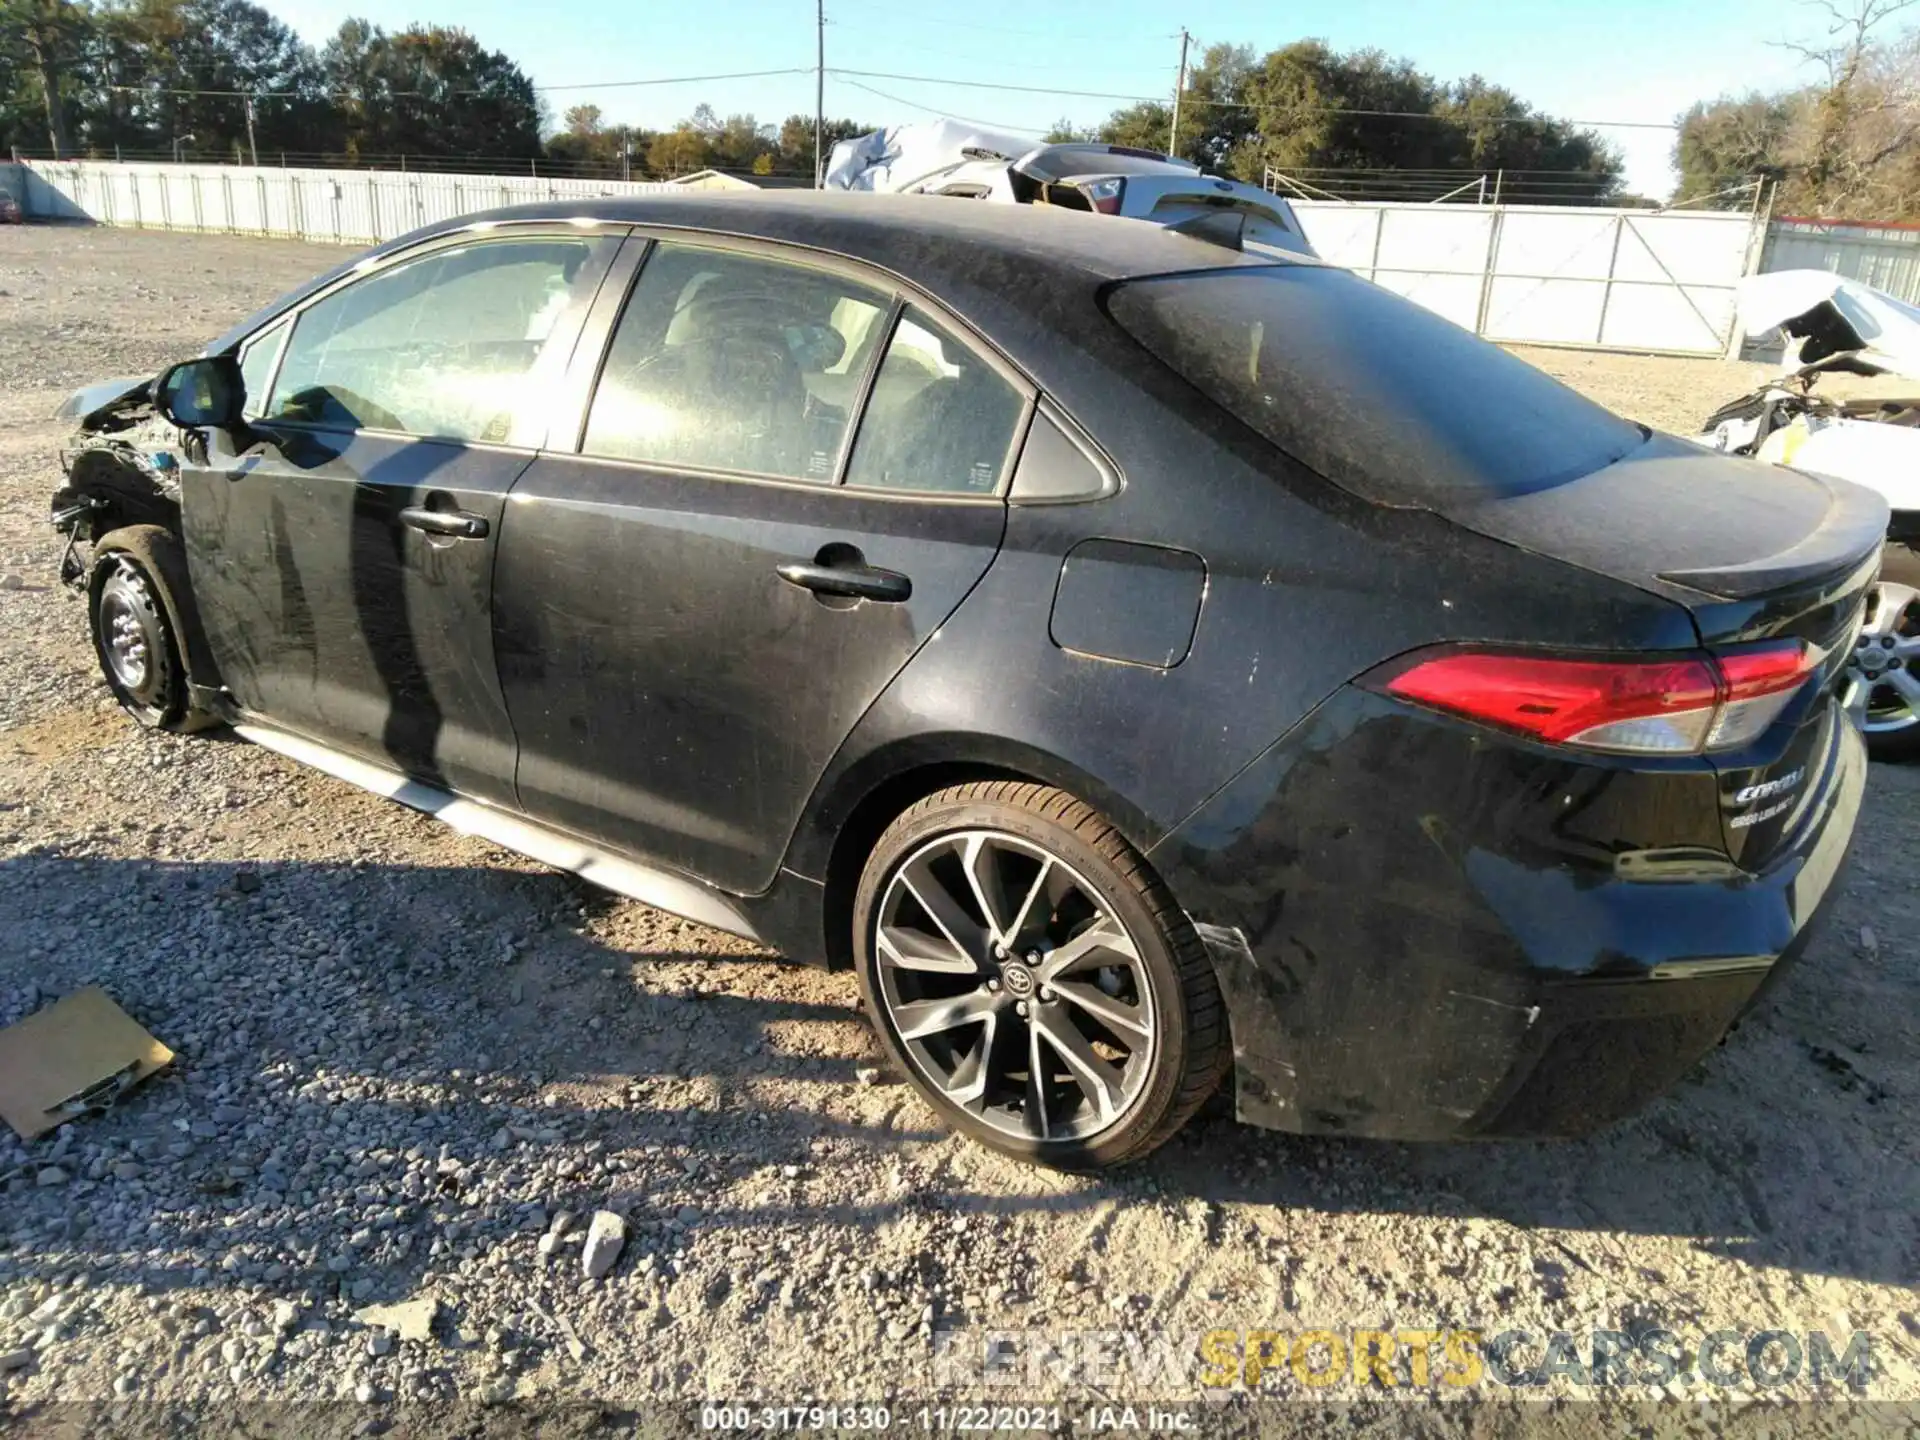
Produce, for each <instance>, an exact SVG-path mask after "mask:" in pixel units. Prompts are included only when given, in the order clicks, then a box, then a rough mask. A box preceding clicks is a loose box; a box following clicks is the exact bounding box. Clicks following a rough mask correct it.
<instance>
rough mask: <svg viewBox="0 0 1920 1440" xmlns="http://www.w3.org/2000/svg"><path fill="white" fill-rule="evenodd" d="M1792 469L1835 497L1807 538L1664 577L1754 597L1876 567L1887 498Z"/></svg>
mask: <svg viewBox="0 0 1920 1440" xmlns="http://www.w3.org/2000/svg"><path fill="white" fill-rule="evenodd" d="M1794 473H1795V474H1796V475H1799V476H1801V477H1802V478H1803V479H1807V480H1811V481H1813V482H1814V483H1815V484H1817V485H1822V486H1825V487H1826V490H1827V492H1828V494H1829V495H1830V496H1831V497H1832V499H1831V501H1830V502H1829V504H1828V506H1827V515H1826V519H1824V520H1822V521H1821V522H1820V524H1819V525H1818V526H1817V527H1816V528H1815V529H1813V530H1812V531H1810V532H1808V534H1807V536H1806V538H1805V539H1803V540H1801V541H1800V542H1799V543H1798V544H1796V545H1792V546H1790V547H1788V548H1787V549H1785V550H1782V551H1781V552H1780V553H1779V554H1777V555H1768V556H1765V557H1764V558H1762V559H1759V560H1747V561H1743V562H1742V563H1740V564H1738V565H1726V566H1720V567H1717V568H1713V569H1706V570H1667V571H1663V572H1661V575H1660V578H1661V579H1662V580H1666V581H1669V582H1671V583H1672V584H1675V585H1685V586H1686V587H1687V588H1688V589H1690V590H1698V591H1700V592H1701V593H1702V594H1706V595H1716V596H1719V597H1720V598H1721V599H1723V600H1750V599H1752V598H1754V597H1755V596H1758V595H1765V594H1767V593H1768V592H1769V591H1773V590H1784V589H1790V588H1798V587H1801V586H1805V585H1811V584H1815V583H1817V582H1819V581H1821V580H1826V579H1832V578H1838V577H1840V576H1847V577H1851V576H1852V575H1853V574H1854V573H1855V572H1856V571H1859V570H1863V569H1865V568H1867V567H1868V566H1869V565H1871V566H1873V567H1874V568H1876V569H1877V568H1878V567H1879V564H1880V550H1881V547H1882V546H1883V545H1884V544H1885V543H1886V539H1887V522H1888V519H1889V515H1890V512H1889V511H1888V509H1887V502H1886V501H1885V500H1884V499H1883V498H1882V497H1881V496H1880V495H1878V494H1876V493H1875V492H1874V491H1872V490H1869V489H1867V488H1866V487H1865V486H1864V485H1854V484H1851V483H1849V482H1848V481H1845V480H1834V479H1831V478H1829V477H1828V476H1825V475H1815V474H1813V473H1811V472H1809V471H1804V470H1796V471H1795V472H1794Z"/></svg>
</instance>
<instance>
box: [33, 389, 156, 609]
mask: <svg viewBox="0 0 1920 1440" xmlns="http://www.w3.org/2000/svg"><path fill="white" fill-rule="evenodd" d="M152 383H153V382H152V380H151V378H141V379H121V380H108V381H104V382H102V383H100V384H97V385H88V386H85V387H83V388H82V389H79V390H76V391H75V392H74V393H73V394H72V395H70V396H68V397H67V399H66V400H65V401H63V402H62V403H61V405H60V408H59V409H58V410H56V411H55V412H54V414H55V418H57V419H62V420H72V421H74V422H76V428H75V430H74V432H73V434H72V435H71V436H70V437H69V439H68V440H67V442H66V443H65V444H64V445H63V446H62V447H61V451H60V468H61V471H62V473H63V475H64V477H65V483H64V484H63V485H62V486H61V487H60V488H59V489H58V490H56V491H55V492H54V495H53V503H52V513H51V515H50V516H49V517H48V518H49V520H50V521H51V523H52V525H53V528H54V529H55V530H57V531H58V532H59V533H60V534H62V535H64V536H66V538H67V546H66V549H65V550H64V551H63V552H62V553H61V557H60V580H61V583H62V584H64V585H66V586H68V587H69V588H71V589H76V590H78V589H83V588H84V587H85V585H86V577H87V572H88V568H89V566H88V555H89V553H90V551H91V548H92V545H93V543H94V542H95V541H96V540H98V539H99V538H100V537H101V536H102V535H105V534H107V533H109V532H110V531H113V530H116V529H119V528H121V527H122V526H126V525H159V526H161V527H163V528H164V529H166V530H168V531H170V532H171V533H173V534H176V535H177V534H179V533H180V467H179V458H178V456H177V455H176V453H175V446H176V444H177V443H178V438H179V435H178V431H177V430H175V428H174V427H173V425H172V424H171V423H170V422H169V421H168V420H167V419H166V418H165V417H164V416H162V415H160V414H159V412H158V411H157V410H156V409H155V408H154V404H153V399H152Z"/></svg>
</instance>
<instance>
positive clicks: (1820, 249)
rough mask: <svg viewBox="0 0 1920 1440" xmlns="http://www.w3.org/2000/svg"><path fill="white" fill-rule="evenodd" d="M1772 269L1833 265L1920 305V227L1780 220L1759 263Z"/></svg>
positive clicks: (1839, 272) (1769, 234)
mask: <svg viewBox="0 0 1920 1440" xmlns="http://www.w3.org/2000/svg"><path fill="white" fill-rule="evenodd" d="M1760 268H1761V270H1763V271H1768V270H1831V271H1833V273H1834V274H1836V275H1844V276H1846V277H1847V278H1848V279H1849V280H1858V281H1859V282H1860V283H1861V284H1863V285H1871V286H1873V288H1874V289H1876V290H1884V291H1886V292H1887V294H1889V295H1892V296H1895V297H1897V298H1898V299H1901V300H1905V301H1907V302H1908V303H1909V304H1920V227H1916V226H1912V225H1849V224H1847V223H1845V222H1844V221H1839V220H1776V221H1774V222H1773V225H1772V226H1771V228H1770V229H1769V230H1768V232H1767V250H1766V255H1765V257H1764V258H1763V259H1762V260H1761V262H1760Z"/></svg>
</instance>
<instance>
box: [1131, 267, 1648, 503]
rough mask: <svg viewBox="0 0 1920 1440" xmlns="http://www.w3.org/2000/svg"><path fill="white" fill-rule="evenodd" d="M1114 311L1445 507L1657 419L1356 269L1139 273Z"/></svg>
mask: <svg viewBox="0 0 1920 1440" xmlns="http://www.w3.org/2000/svg"><path fill="white" fill-rule="evenodd" d="M1107 303H1108V309H1109V312H1110V313H1111V314H1112V316H1113V318H1114V319H1115V320H1117V321H1118V322H1119V323H1120V324H1121V325H1122V326H1124V327H1125V328H1126V330H1127V331H1128V332H1129V333H1131V334H1132V335H1133V336H1134V337H1135V338H1136V339H1138V340H1139V341H1140V342H1141V343H1142V344H1143V345H1145V346H1146V347H1147V348H1148V349H1149V350H1151V351H1152V352H1153V353H1154V354H1155V355H1157V356H1159V357H1160V358H1161V359H1162V360H1164V361H1165V362H1166V363H1167V364H1168V365H1171V366H1172V367H1173V368H1174V369H1175V370H1177V371H1179V372H1180V373H1181V374H1182V375H1184V376H1185V377H1186V378H1187V379H1188V380H1190V381H1192V382H1193V384H1194V385H1196V386H1198V387H1199V388H1200V390H1202V391H1203V392H1204V393H1205V394H1207V395H1208V396H1210V397H1211V398H1212V399H1214V400H1215V401H1217V402H1218V403H1219V404H1221V405H1223V406H1225V407H1226V408H1227V409H1228V410H1229V411H1231V412H1232V413H1233V414H1234V415H1236V416H1238V417H1239V418H1240V419H1241V420H1243V421H1245V422H1246V423H1247V424H1248V425H1250V426H1252V427H1253V429H1255V430H1257V431H1258V432H1259V433H1260V434H1262V435H1264V436H1265V437H1266V438H1267V439H1269V440H1271V441H1272V442H1273V443H1274V444H1275V445H1277V446H1279V447H1280V448H1281V449H1282V450H1284V451H1285V452H1286V453H1287V454H1289V455H1291V456H1292V457H1293V458H1294V459H1296V460H1298V461H1300V462H1301V463H1302V464H1305V465H1307V466H1309V467H1310V468H1312V469H1313V470H1315V471H1318V472H1319V473H1320V474H1321V475H1324V476H1325V477H1326V478H1327V479H1329V480H1331V481H1333V483H1334V484H1336V485H1339V486H1341V487H1342V488H1343V489H1347V490H1351V491H1352V492H1354V493H1355V494H1357V495H1360V496H1363V497H1364V498H1366V499H1369V500H1373V501H1376V502H1378V503H1380V504H1383V505H1413V506H1425V507H1430V508H1444V507H1445V506H1447V505H1448V504H1460V503H1469V502H1471V501H1474V500H1481V499H1494V498H1498V497H1501V496H1506V495H1519V494H1524V493H1526V492H1528V491H1532V490H1543V489H1546V488H1547V487H1549V486H1552V485H1558V484H1561V483H1563V482H1564V481H1567V480H1572V479H1575V478H1577V477H1578V476H1581V475H1586V474H1589V473H1591V472H1592V471H1595V470H1598V469H1600V468H1601V467H1602V466H1605V465H1610V464H1612V463H1613V462H1614V461H1615V460H1618V459H1620V458H1621V456H1623V455H1625V454H1627V453H1628V452H1629V451H1631V450H1633V449H1635V448H1637V447H1638V446H1639V445H1640V444H1641V443H1642V442H1643V441H1644V440H1645V439H1646V432H1645V431H1644V430H1642V429H1641V428H1640V427H1639V426H1638V425H1635V424H1633V423H1632V422H1631V421H1628V420H1623V419H1621V418H1620V417H1619V416H1618V415H1615V414H1613V413H1612V412H1611V411H1609V410H1605V409H1602V408H1601V407H1600V406H1598V405H1596V404H1594V403H1593V402H1592V401H1591V400H1588V399H1586V398H1585V397H1584V396H1581V395H1579V394H1577V393H1575V392H1574V391H1572V390H1569V389H1568V388H1567V387H1566V386H1564V385H1562V384H1561V383H1560V382H1559V381H1558V380H1555V379H1553V378H1552V377H1550V376H1548V375H1545V374H1543V373H1541V372H1540V371H1538V370H1536V369H1534V368H1533V366H1531V365H1529V364H1527V363H1526V362H1525V361H1524V360H1519V359H1516V358H1515V357H1514V356H1512V355H1509V354H1508V353H1507V352H1506V351H1504V350H1502V349H1500V348H1499V347H1498V346H1497V345H1490V344H1488V343H1487V342H1486V341H1484V340H1480V339H1477V338H1475V337H1474V336H1472V335H1470V334H1468V333H1467V332H1466V331H1465V330H1462V329H1461V328H1460V327H1459V326H1457V325H1454V324H1452V323H1451V322H1450V321H1446V320H1443V319H1441V318H1440V317H1439V316H1438V315H1435V314H1434V313H1433V312H1432V311H1430V310H1426V309H1423V308H1422V307H1420V306H1419V305H1416V304H1414V303H1413V302H1412V301H1410V300H1406V299H1402V298H1401V297H1400V296H1398V295H1395V294H1393V293H1392V292H1391V291H1388V290H1383V289H1381V288H1380V287H1379V286H1376V285H1371V284H1369V283H1367V282H1366V281H1364V280H1361V279H1360V278H1359V277H1357V276H1354V275H1350V274H1348V273H1347V272H1346V271H1344V270H1336V269H1332V268H1329V267H1321V266H1306V265H1275V266H1260V267H1253V268H1241V269H1231V270H1213V271H1207V272H1205V273H1200V274H1192V275H1169V276H1162V277H1159V278H1157V279H1150V280H1133V281H1129V282H1127V283H1125V284H1123V285H1121V286H1119V287H1118V288H1116V289H1115V290H1114V291H1113V293H1112V294H1111V295H1110V296H1109V298H1108V302H1107Z"/></svg>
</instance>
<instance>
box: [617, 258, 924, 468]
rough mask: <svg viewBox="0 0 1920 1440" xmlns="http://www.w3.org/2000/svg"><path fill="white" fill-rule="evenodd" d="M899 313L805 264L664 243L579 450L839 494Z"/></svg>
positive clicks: (632, 308)
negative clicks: (869, 380) (851, 426)
mask: <svg viewBox="0 0 1920 1440" xmlns="http://www.w3.org/2000/svg"><path fill="white" fill-rule="evenodd" d="M891 305H892V298H891V297H890V296H889V295H887V294H886V293H885V292H884V291H881V290H877V289H873V288H870V287H868V286H864V285H861V284H859V283H858V282H856V281H851V280H847V279H844V278H841V277H839V276H835V275H830V274H827V273H825V272H823V271H819V270H815V269H813V268H811V267H810V266H805V265H794V264H789V263H787V262H785V261H778V260H766V259H761V258H760V257H758V256H750V255H740V254H735V253H732V252H729V251H724V250H704V249H700V248H697V247H694V246H687V245H675V244H661V245H656V246H655V247H654V249H653V252H652V254H650V255H649V256H648V257H647V262H646V265H645V267H644V268H643V269H642V270H641V272H640V278H639V280H638V281H636V282H635V284H634V287H633V292H632V294H631V295H629V296H628V298H627V303H626V308H625V309H624V310H623V311H622V312H621V315H620V322H619V325H618V327H617V328H616V329H615V331H614V334H613V343H612V345H611V346H610V347H609V349H608V352H607V360H606V365H605V367H604V369H603V370H602V372H601V376H600V384H599V387H598V388H597V390H596V391H595V393H594V398H593V408H592V410H591V411H590V412H589V414H588V417H587V434H586V440H585V443H584V445H583V447H582V448H583V450H584V452H585V453H586V454H588V455H598V456H602V457H605V458H608V459H614V460H637V461H644V462H647V463H651V464H658V465H672V466H681V465H685V466H692V467H698V468H702V469H711V470H726V471H733V472H738V473H745V474H751V475H770V476H776V477H779V478H781V479H788V480H811V481H816V482H818V483H820V484H831V483H832V481H833V476H834V467H835V465H836V463H837V461H838V459H839V455H840V448H841V445H842V443H843V442H844V440H845V438H846V432H847V425H848V417H849V415H850V414H851V412H852V410H853V408H854V406H855V404H856V403H857V401H858V398H859V389H860V381H861V378H862V376H863V375H864V374H865V372H866V367H867V363H868V361H869V359H870V357H871V356H872V354H873V351H874V348H875V347H876V346H877V345H879V344H880V343H881V341H882V340H883V339H884V335H885V331H886V328H887V327H886V317H887V314H888V311H889V309H890V308H891Z"/></svg>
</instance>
